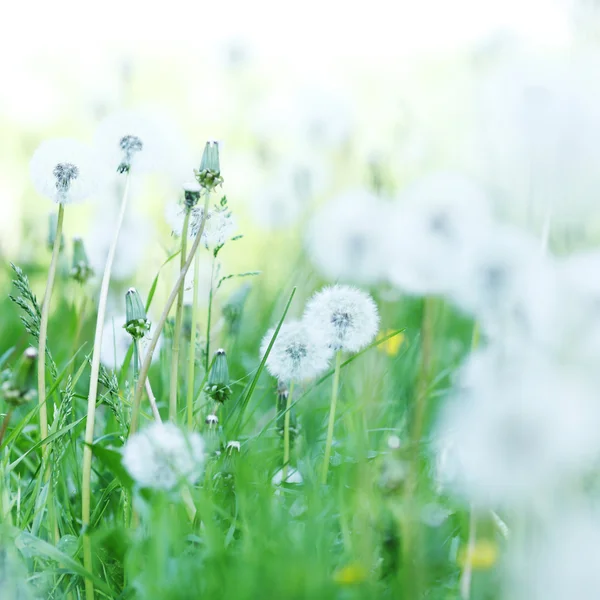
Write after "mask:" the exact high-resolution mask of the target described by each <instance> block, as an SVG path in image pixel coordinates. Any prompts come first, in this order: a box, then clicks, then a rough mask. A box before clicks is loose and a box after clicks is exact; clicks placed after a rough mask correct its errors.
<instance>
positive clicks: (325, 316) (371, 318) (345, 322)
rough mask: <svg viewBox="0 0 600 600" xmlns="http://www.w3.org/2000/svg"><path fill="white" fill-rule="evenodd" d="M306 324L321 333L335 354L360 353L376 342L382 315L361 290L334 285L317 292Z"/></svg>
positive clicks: (307, 309) (309, 306)
mask: <svg viewBox="0 0 600 600" xmlns="http://www.w3.org/2000/svg"><path fill="white" fill-rule="evenodd" d="M303 320H304V322H305V324H306V326H307V327H308V328H311V329H312V328H314V329H316V330H318V331H321V332H322V334H323V335H324V336H325V339H326V340H327V343H328V344H329V345H330V346H331V347H332V348H333V349H334V350H344V351H346V352H358V351H359V350H362V349H363V348H364V347H365V346H367V345H368V344H369V343H370V342H372V341H373V339H374V338H375V335H376V334H377V331H378V329H379V313H378V311H377V305H376V304H375V302H374V301H373V298H371V296H370V295H369V294H367V293H366V292H363V291H362V290H359V289H358V288H355V287H351V286H347V285H334V286H331V287H326V288H324V289H323V290H321V291H319V292H317V293H316V294H314V295H313V297H312V298H311V299H310V300H309V301H308V302H307V304H306V310H305V311H304V317H303Z"/></svg>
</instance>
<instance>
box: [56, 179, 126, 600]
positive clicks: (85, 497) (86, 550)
mask: <svg viewBox="0 0 600 600" xmlns="http://www.w3.org/2000/svg"><path fill="white" fill-rule="evenodd" d="M128 196H129V173H127V175H126V177H125V188H124V190H123V199H122V200H121V209H120V211H119V216H118V218H117V224H116V226H115V231H114V234H113V239H112V242H111V245H110V248H109V250H108V256H107V257H106V265H105V267H104V275H103V276H102V284H101V286H100V298H99V300H98V316H97V319H96V333H95V335H94V348H93V351H92V366H91V371H90V389H89V393H88V406H87V420H86V424H85V446H84V447H83V468H82V485H81V489H82V493H81V523H82V526H83V529H84V535H83V564H84V566H85V568H86V569H87V571H89V572H90V573H91V572H92V569H93V563H92V542H91V539H90V537H89V536H88V535H87V534H86V532H85V529H86V528H87V526H88V525H89V523H90V509H91V477H92V448H91V445H92V443H93V441H94V423H95V417H96V398H97V396H98V375H99V372H100V350H101V348H102V334H103V332H104V319H105V316H106V303H107V299H108V287H109V284H110V275H111V271H112V265H113V262H114V259H115V252H116V249H117V242H118V240H119V232H120V231H121V226H122V224H123V218H124V217H125V210H126V208H127V198H128ZM58 237H60V236H58ZM85 596H86V599H87V600H94V583H93V582H92V580H91V579H86V580H85Z"/></svg>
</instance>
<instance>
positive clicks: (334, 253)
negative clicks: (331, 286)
mask: <svg viewBox="0 0 600 600" xmlns="http://www.w3.org/2000/svg"><path fill="white" fill-rule="evenodd" d="M386 223H387V207H386V205H385V204H384V203H383V202H382V201H381V200H380V199H379V198H378V197H377V196H375V195H374V194H371V193H370V192H367V191H364V190H355V191H351V192H346V193H344V194H341V195H340V196H338V197H336V198H334V199H333V200H332V201H331V202H329V203H327V204H326V205H325V206H323V207H322V208H321V209H320V210H319V211H318V212H317V214H316V215H315V216H314V218H313V219H312V221H311V223H310V225H309V228H308V232H307V235H306V240H305V245H306V248H307V251H308V254H309V256H310V258H311V260H312V262H313V263H314V265H315V266H316V267H317V269H318V270H319V271H320V272H321V273H322V274H323V275H324V276H325V277H327V278H329V279H342V280H346V281H352V282H356V283H364V284H368V283H374V282H376V281H378V280H380V279H381V278H382V277H383V274H384V265H385V263H386V257H385V256H384V254H383V252H384V247H383V236H382V232H384V231H385V229H386V227H387V225H386Z"/></svg>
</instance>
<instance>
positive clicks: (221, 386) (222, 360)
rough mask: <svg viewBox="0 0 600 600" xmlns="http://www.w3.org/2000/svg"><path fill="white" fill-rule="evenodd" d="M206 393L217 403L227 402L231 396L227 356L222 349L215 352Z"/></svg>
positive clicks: (205, 389)
mask: <svg viewBox="0 0 600 600" xmlns="http://www.w3.org/2000/svg"><path fill="white" fill-rule="evenodd" d="M204 391H205V392H206V393H207V394H208V396H210V397H211V398H212V399H213V400H215V401H216V402H221V403H223V402H225V400H227V398H229V396H230V395H231V388H230V387H229V367H228V366H227V356H226V354H225V350H223V349H222V348H221V349H219V350H217V351H216V352H215V358H214V360H213V364H212V367H211V369H210V373H209V374H208V383H207V384H206V387H205V388H204Z"/></svg>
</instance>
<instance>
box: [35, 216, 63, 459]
mask: <svg viewBox="0 0 600 600" xmlns="http://www.w3.org/2000/svg"><path fill="white" fill-rule="evenodd" d="M64 216H65V206H64V204H59V205H58V218H57V221H56V233H55V237H54V246H53V247H52V258H51V260H50V268H49V270H48V281H47V282H46V291H45V292H44V300H43V301H42V314H41V318H40V338H39V347H38V403H39V405H40V439H42V440H45V439H46V438H47V437H48V407H47V406H46V340H47V337H48V318H49V316H50V301H51V299H52V288H53V287H54V279H55V276H56V267H57V265H58V255H59V254H60V241H61V238H62V227H63V221H64ZM45 447H46V446H45V444H44V445H43V446H42V451H43V450H44V449H45Z"/></svg>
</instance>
